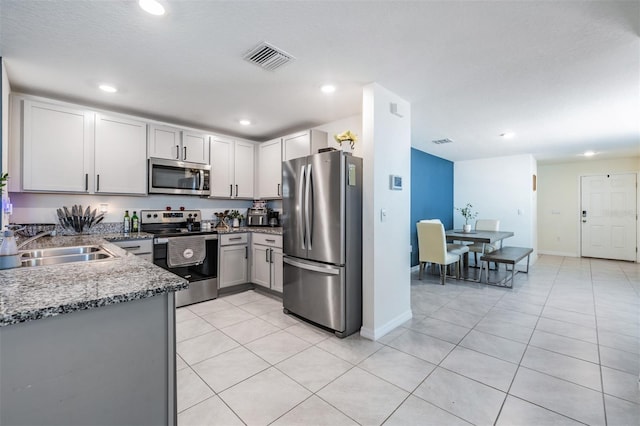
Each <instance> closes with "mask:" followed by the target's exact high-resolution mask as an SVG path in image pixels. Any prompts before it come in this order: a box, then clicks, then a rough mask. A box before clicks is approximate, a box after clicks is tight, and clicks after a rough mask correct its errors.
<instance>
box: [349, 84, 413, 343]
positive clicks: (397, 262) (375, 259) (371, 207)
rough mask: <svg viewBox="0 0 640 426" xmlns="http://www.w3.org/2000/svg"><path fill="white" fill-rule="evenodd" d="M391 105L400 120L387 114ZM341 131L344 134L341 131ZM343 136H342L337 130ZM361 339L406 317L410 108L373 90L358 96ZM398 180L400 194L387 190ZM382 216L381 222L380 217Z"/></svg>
mask: <svg viewBox="0 0 640 426" xmlns="http://www.w3.org/2000/svg"><path fill="white" fill-rule="evenodd" d="M391 102H393V103H396V104H397V105H398V109H399V110H400V111H401V113H402V114H403V117H397V116H395V115H392V114H391V113H390V103H391ZM344 130H346V129H344ZM341 131H343V130H341ZM361 148H362V151H360V152H362V153H363V161H364V176H363V180H364V188H363V189H364V195H363V244H362V246H363V318H362V321H363V324H362V329H361V331H360V333H361V335H362V336H363V337H366V338H369V339H373V340H376V339H378V338H380V337H381V336H384V335H385V334H386V333H388V332H389V331H391V330H393V329H394V328H396V327H397V326H399V325H400V324H402V323H403V322H405V321H406V320H408V319H410V318H411V316H412V314H411V279H410V268H411V266H410V256H409V247H410V242H409V232H407V224H408V223H409V221H410V216H409V214H410V210H411V197H410V194H411V185H410V178H411V175H410V170H411V106H410V104H409V103H408V102H406V101H405V100H403V99H401V98H399V97H398V96H396V95H395V94H393V93H391V92H389V91H388V90H386V89H385V88H383V87H382V86H380V85H378V84H375V83H374V84H370V85H368V86H366V87H365V88H364V91H363V105H362V147H361ZM391 174H394V175H400V176H402V177H403V180H404V188H403V190H402V191H392V190H390V189H389V175H391ZM382 210H386V212H387V217H386V220H385V221H382V220H381V211H382Z"/></svg>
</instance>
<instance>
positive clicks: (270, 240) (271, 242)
mask: <svg viewBox="0 0 640 426" xmlns="http://www.w3.org/2000/svg"><path fill="white" fill-rule="evenodd" d="M251 238H252V239H253V243H254V244H262V245H265V246H269V247H277V248H282V235H273V234H260V233H257V232H255V233H254V234H253V236H252V237H251Z"/></svg>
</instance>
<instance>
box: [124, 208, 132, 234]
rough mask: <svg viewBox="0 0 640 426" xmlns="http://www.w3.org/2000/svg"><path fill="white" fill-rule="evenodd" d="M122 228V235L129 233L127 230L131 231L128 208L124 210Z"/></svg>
mask: <svg viewBox="0 0 640 426" xmlns="http://www.w3.org/2000/svg"><path fill="white" fill-rule="evenodd" d="M122 230H123V232H124V235H129V232H130V231H131V218H130V217H129V210H125V211H124V222H123V227H122Z"/></svg>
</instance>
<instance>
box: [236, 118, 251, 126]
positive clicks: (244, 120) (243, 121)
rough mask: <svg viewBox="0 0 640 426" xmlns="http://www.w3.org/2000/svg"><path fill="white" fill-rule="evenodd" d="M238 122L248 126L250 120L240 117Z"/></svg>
mask: <svg viewBox="0 0 640 426" xmlns="http://www.w3.org/2000/svg"><path fill="white" fill-rule="evenodd" d="M238 123H240V124H241V125H242V126H248V125H249V124H251V121H250V120H247V119H242V120H239V121H238Z"/></svg>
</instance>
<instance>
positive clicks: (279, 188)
mask: <svg viewBox="0 0 640 426" xmlns="http://www.w3.org/2000/svg"><path fill="white" fill-rule="evenodd" d="M279 196H280V184H278V197H279Z"/></svg>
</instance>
